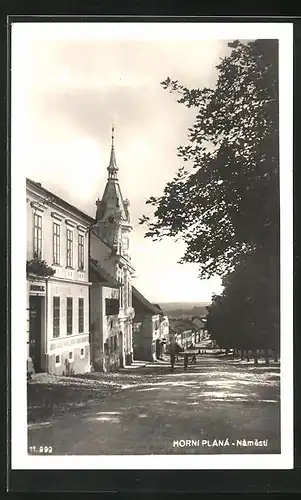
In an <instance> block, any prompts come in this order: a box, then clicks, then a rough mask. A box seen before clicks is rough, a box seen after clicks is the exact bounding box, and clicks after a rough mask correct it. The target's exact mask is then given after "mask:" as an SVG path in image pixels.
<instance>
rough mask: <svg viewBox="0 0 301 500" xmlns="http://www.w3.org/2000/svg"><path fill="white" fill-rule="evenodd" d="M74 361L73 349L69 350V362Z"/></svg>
mask: <svg viewBox="0 0 301 500" xmlns="http://www.w3.org/2000/svg"><path fill="white" fill-rule="evenodd" d="M71 361H73V351H69V362H71Z"/></svg>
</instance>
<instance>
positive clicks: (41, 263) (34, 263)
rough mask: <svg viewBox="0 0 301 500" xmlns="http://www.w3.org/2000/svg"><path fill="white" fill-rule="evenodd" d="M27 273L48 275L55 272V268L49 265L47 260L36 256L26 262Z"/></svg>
mask: <svg viewBox="0 0 301 500" xmlns="http://www.w3.org/2000/svg"><path fill="white" fill-rule="evenodd" d="M26 272H27V274H36V275H37V276H41V277H47V276H53V275H54V274H55V269H53V268H52V267H50V266H48V265H47V263H46V262H45V260H41V259H38V258H34V259H32V260H29V261H27V262H26Z"/></svg>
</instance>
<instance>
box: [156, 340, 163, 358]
mask: <svg viewBox="0 0 301 500" xmlns="http://www.w3.org/2000/svg"><path fill="white" fill-rule="evenodd" d="M161 357H162V346H161V340H159V339H157V340H156V359H160V358H161Z"/></svg>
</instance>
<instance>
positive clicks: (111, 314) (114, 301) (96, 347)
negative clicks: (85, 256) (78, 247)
mask: <svg viewBox="0 0 301 500" xmlns="http://www.w3.org/2000/svg"><path fill="white" fill-rule="evenodd" d="M90 280H91V283H92V286H91V288H90V321H91V326H90V329H91V336H90V344H91V365H92V369H93V370H94V371H102V372H109V371H116V370H118V369H119V368H120V367H123V366H124V358H125V353H124V348H123V342H122V334H121V332H120V328H119V313H120V307H119V289H120V286H121V285H120V283H119V282H118V281H117V280H116V279H115V278H113V277H112V276H110V275H109V274H108V273H107V272H106V270H105V269H104V268H103V267H102V266H101V264H100V263H99V262H98V261H96V260H95V259H92V258H91V259H90Z"/></svg>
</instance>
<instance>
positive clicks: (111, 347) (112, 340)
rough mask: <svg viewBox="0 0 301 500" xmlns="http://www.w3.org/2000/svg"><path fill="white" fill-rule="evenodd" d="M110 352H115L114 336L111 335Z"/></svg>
mask: <svg viewBox="0 0 301 500" xmlns="http://www.w3.org/2000/svg"><path fill="white" fill-rule="evenodd" d="M110 352H114V337H110Z"/></svg>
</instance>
